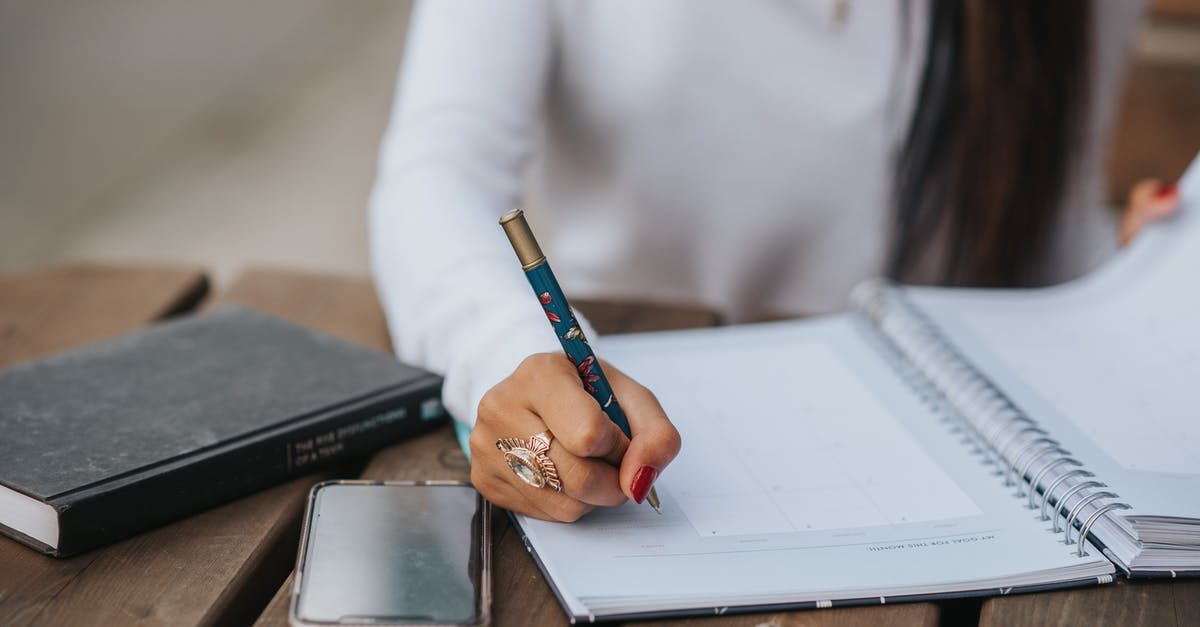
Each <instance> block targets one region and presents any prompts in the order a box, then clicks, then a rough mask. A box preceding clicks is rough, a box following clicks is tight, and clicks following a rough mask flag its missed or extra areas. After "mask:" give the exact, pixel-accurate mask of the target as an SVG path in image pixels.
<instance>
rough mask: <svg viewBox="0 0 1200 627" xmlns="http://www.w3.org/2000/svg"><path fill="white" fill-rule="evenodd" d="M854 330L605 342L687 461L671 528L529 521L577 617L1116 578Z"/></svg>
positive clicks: (820, 326)
mask: <svg viewBox="0 0 1200 627" xmlns="http://www.w3.org/2000/svg"><path fill="white" fill-rule="evenodd" d="M856 320H857V319H856V318H853V317H851V316H838V317H831V318H826V319H823V320H818V321H806V322H789V323H776V324H770V325H755V326H748V327H736V328H729V329H716V330H703V331H695V332H678V333H664V334H640V335H636V336H625V337H606V338H605V341H604V345H603V352H604V354H605V356H606V357H607V358H608V359H609V360H610V361H612V362H613V363H615V364H616V365H618V366H619V367H621V368H622V369H623V370H625V371H626V372H627V373H628V374H630V375H631V376H633V377H634V378H636V379H638V380H640V381H642V382H643V383H644V384H646V385H647V386H648V387H650V389H652V390H653V391H654V392H655V394H656V395H657V396H658V397H659V399H660V401H661V402H662V403H663V406H664V407H665V408H666V410H667V413H668V415H670V416H671V417H672V420H673V421H674V422H675V424H676V425H677V427H678V428H679V430H680V433H681V435H682V437H683V443H684V445H683V450H682V452H681V454H680V456H679V458H678V459H677V460H676V461H675V462H674V463H673V464H672V465H671V466H670V467H669V468H668V469H667V470H666V472H665V473H664V474H663V475H662V477H661V478H660V479H659V481H658V483H657V489H658V493H659V496H660V497H661V499H662V502H663V514H662V515H661V516H659V515H657V514H655V513H654V512H653V511H652V510H650V509H649V508H648V507H646V506H637V505H633V504H628V505H626V506H623V507H619V508H612V509H601V510H597V511H595V512H593V513H591V514H589V515H588V516H586V517H585V518H584V519H583V520H581V521H579V522H577V523H575V524H570V525H567V524H557V523H547V522H542V521H537V520H532V519H528V518H520V524H521V526H522V528H523V529H524V530H525V532H526V534H527V537H528V539H529V541H530V543H531V544H532V546H533V547H534V549H535V550H536V552H537V554H538V556H539V558H540V560H541V562H542V564H543V566H544V568H545V569H546V571H547V572H548V574H549V575H550V577H551V579H552V580H553V581H554V583H555V585H556V587H557V588H558V589H559V590H560V592H561V593H562V596H563V598H564V599H565V600H566V602H567V604H568V605H569V606H570V607H571V609H572V612H573V613H574V614H576V615H577V616H586V615H588V614H589V613H594V612H597V611H600V612H616V613H621V612H628V611H651V610H654V609H685V608H696V607H713V605H706V604H721V605H739V604H756V603H770V602H773V603H780V602H801V601H816V600H826V599H829V600H832V599H846V598H862V597H876V598H877V597H881V596H893V595H901V594H915V593H931V592H947V591H952V590H971V589H978V588H987V587H991V586H993V585H994V586H997V587H999V586H1000V585H1001V583H1004V582H1005V581H1007V580H1011V579H1013V578H1015V577H1018V576H1020V575H1022V574H1026V573H1037V575H1035V576H1034V577H1032V580H1033V581H1037V582H1046V581H1055V580H1061V579H1063V578H1064V577H1065V578H1067V579H1079V578H1082V577H1087V576H1097V575H1101V574H1104V573H1108V572H1111V565H1110V564H1108V562H1107V561H1104V560H1102V559H1100V558H1098V556H1097V553H1096V552H1095V551H1092V552H1091V555H1089V556H1088V557H1087V558H1084V559H1079V558H1076V557H1074V555H1073V553H1072V552H1071V551H1069V550H1068V549H1067V547H1064V546H1063V545H1061V544H1058V543H1057V542H1056V538H1055V537H1054V536H1053V535H1052V534H1050V533H1047V532H1046V531H1045V530H1044V529H1043V528H1042V524H1041V523H1034V522H1033V517H1032V515H1031V514H1030V513H1029V511H1028V510H1025V509H1022V507H1021V506H1020V503H1019V502H1017V501H1015V500H1014V499H1013V497H1012V494H1011V489H1010V488H1002V487H1001V486H1000V483H999V482H998V480H997V479H996V477H995V476H993V475H991V474H990V473H989V472H988V470H987V469H986V468H984V467H982V466H981V465H980V460H979V458H978V457H975V456H974V455H973V454H972V453H971V450H970V448H969V447H968V446H966V445H964V444H963V443H962V442H960V439H961V437H962V436H961V434H959V435H954V434H952V433H950V431H949V425H948V424H947V423H946V422H945V421H944V420H942V419H941V418H940V417H939V416H937V415H936V414H935V413H934V412H932V411H931V410H930V409H929V408H927V407H926V406H925V405H922V404H921V403H920V402H919V401H918V399H917V398H916V396H915V395H914V394H913V393H912V391H911V390H910V388H908V387H907V385H906V384H905V383H904V382H903V381H902V380H901V379H900V378H899V377H898V376H897V375H896V374H895V373H894V372H893V371H891V370H890V366H889V365H888V364H887V363H886V362H885V361H884V360H883V359H882V358H881V357H880V356H879V355H880V354H879V353H878V352H876V350H877V349H876V347H875V346H872V345H871V344H870V340H868V339H866V338H867V336H866V335H865V334H866V333H869V331H866V330H865V327H859V326H858V325H859V323H858V322H857V321H856ZM1005 585H1008V586H1012V585H1014V584H1013V582H1012V581H1008V582H1007V583H1006V584H1005Z"/></svg>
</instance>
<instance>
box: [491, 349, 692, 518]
mask: <svg viewBox="0 0 1200 627" xmlns="http://www.w3.org/2000/svg"><path fill="white" fill-rule="evenodd" d="M602 367H603V368H604V370H605V372H606V373H607V374H608V377H609V381H610V383H611V384H612V386H613V390H614V393H615V395H616V397H617V398H618V399H619V400H618V402H620V404H621V406H622V408H624V410H625V414H626V416H627V417H628V419H629V423H630V426H631V431H632V433H633V436H634V437H633V439H632V441H631V440H630V439H629V438H627V437H625V434H623V433H622V432H621V430H620V428H618V427H617V426H616V425H615V424H613V422H612V421H611V420H610V419H609V418H608V416H607V415H606V414H605V413H604V411H603V410H602V409H601V408H600V406H599V404H598V403H597V402H596V401H595V399H593V398H592V397H591V396H590V395H588V394H587V392H586V391H584V389H583V386H582V385H581V384H580V381H579V376H578V374H577V372H576V369H575V367H574V366H573V365H572V364H571V363H570V361H569V360H568V359H567V358H566V357H565V356H564V355H561V354H552V353H545V354H540V355H534V356H531V357H529V358H527V359H526V360H525V361H524V362H522V363H521V365H520V366H519V367H518V368H517V370H516V371H514V372H513V374H512V375H511V376H510V377H508V378H507V379H505V380H504V381H502V382H500V383H499V384H497V385H496V386H495V387H493V388H492V389H491V390H489V391H488V393H487V394H486V395H485V396H484V398H483V400H482V401H481V402H480V404H479V412H478V419H477V421H476V424H475V428H474V430H472V432H471V440H470V444H471V480H472V482H474V483H475V486H476V488H477V489H479V491H480V492H481V493H483V495H484V496H485V497H487V498H488V499H489V500H491V501H492V502H493V503H494V504H496V505H498V506H500V507H506V508H509V509H512V510H513V511H516V512H520V513H523V514H527V515H530V516H534V517H537V518H543V519H547V520H559V521H574V520H577V519H578V518H579V517H580V516H583V515H584V514H585V513H587V512H588V511H590V510H591V509H592V508H593V507H595V506H612V505H620V504H621V503H624V502H625V501H626V499H627V498H632V499H634V500H635V501H637V502H639V503H640V502H641V501H642V500H643V499H645V498H646V495H647V493H648V492H649V491H650V488H651V486H652V485H653V482H654V480H655V479H656V478H657V476H658V473H660V472H661V471H662V470H663V469H664V468H666V466H667V464H669V463H670V462H671V460H673V459H674V458H675V456H676V455H677V454H678V453H679V446H680V440H679V432H678V431H676V429H675V427H674V426H673V425H672V424H671V422H670V420H668V419H667V416H666V413H665V412H664V411H663V409H662V407H661V406H660V405H659V403H658V400H657V399H656V398H654V395H653V394H651V393H650V391H649V390H647V389H646V388H644V387H642V386H641V385H639V384H638V383H637V382H635V381H633V380H632V379H630V378H629V377H628V376H626V375H625V374H624V373H622V372H621V371H619V370H617V369H616V368H614V367H613V366H611V365H609V364H603V366H602ZM542 431H549V432H550V433H551V434H553V436H554V439H553V441H552V442H551V444H550V449H549V451H548V452H547V455H548V456H549V458H550V460H551V461H552V462H553V464H554V466H555V468H556V469H557V473H558V477H559V479H560V481H561V482H562V491H561V492H555V491H554V490H552V489H547V488H535V487H533V486H530V485H528V484H526V483H525V482H524V481H522V480H521V479H520V478H519V477H517V476H516V474H514V473H513V472H512V469H511V468H510V467H509V466H508V464H507V463H506V461H505V459H504V454H503V453H502V452H501V451H499V450H497V448H496V441H497V440H498V439H500V438H520V439H522V440H525V439H527V438H529V437H530V436H532V435H534V434H536V433H541V432H542Z"/></svg>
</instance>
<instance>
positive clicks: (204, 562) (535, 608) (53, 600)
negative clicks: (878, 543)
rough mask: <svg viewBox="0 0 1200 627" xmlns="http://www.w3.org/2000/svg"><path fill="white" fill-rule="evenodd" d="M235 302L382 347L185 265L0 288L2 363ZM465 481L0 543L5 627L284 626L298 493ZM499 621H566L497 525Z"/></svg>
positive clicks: (344, 324)
mask: <svg viewBox="0 0 1200 627" xmlns="http://www.w3.org/2000/svg"><path fill="white" fill-rule="evenodd" d="M222 302H237V303H241V304H243V305H248V306H251V307H255V308H257V309H260V310H263V311H266V312H268V313H271V314H274V315H277V316H280V317H283V318H287V319H290V320H292V321H294V322H297V323H299V324H302V325H305V326H309V327H312V328H314V329H319V330H321V331H324V332H327V333H330V334H333V335H336V336H339V337H342V338H344V339H346V340H349V341H352V342H357V343H359V344H363V345H366V346H370V347H372V348H376V349H379V350H389V349H390V347H389V342H388V334H387V329H386V326H385V324H384V319H383V315H382V313H381V312H380V309H379V305H378V302H377V301H376V298H375V293H374V290H373V289H372V287H371V284H370V283H369V282H368V281H366V280H365V279H350V278H343V277H330V276H319V275H311V274H300V273H295V272H286V271H278V270H253V271H250V272H247V273H245V274H244V275H243V276H242V277H241V278H240V279H239V280H237V281H236V282H235V283H234V284H233V285H232V287H230V288H229V289H228V290H226V291H224V292H223V293H220V294H216V295H213V294H210V293H209V289H208V282H207V280H206V279H205V277H204V274H203V273H202V272H201V271H199V270H196V269H192V268H164V267H153V268H140V267H109V266H91V265H88V266H70V267H58V268H51V269H45V270H38V271H33V272H25V273H19V274H9V275H0V366H3V365H7V364H12V363H16V362H20V361H24V360H29V359H34V358H37V357H41V356H44V355H47V354H50V353H53V352H57V351H60V350H64V349H67V348H70V347H72V346H76V345H78V344H82V343H85V342H90V341H95V340H99V339H103V338H107V337H111V336H114V335H117V334H120V333H123V332H126V331H131V330H133V329H136V328H138V327H140V326H142V325H145V324H147V323H149V322H152V321H154V320H158V319H161V318H164V317H167V316H172V315H177V314H180V313H183V312H186V311H191V310H194V309H197V308H204V307H208V306H211V305H212V304H215V303H222ZM578 305H579V308H580V309H581V310H584V311H586V312H587V313H588V315H589V317H590V318H591V319H592V321H593V322H594V323H595V324H596V327H597V328H598V329H600V330H601V332H609V333H611V332H617V331H626V332H632V331H644V330H651V329H664V328H681V327H694V326H707V325H713V324H715V323H716V322H717V318H716V316H714V315H712V314H711V313H709V312H705V311H701V310H696V309H690V308H679V307H662V306H644V305H643V306H636V305H622V304H614V303H607V304H606V303H586V304H585V303H578ZM335 475H336V476H342V477H366V478H374V479H418V478H419V479H465V478H467V477H468V469H467V462H466V459H465V458H464V457H463V455H462V453H461V452H460V451H459V449H458V446H457V444H456V443H455V441H454V438H453V435H452V433H451V430H450V429H449V427H446V428H442V429H439V430H437V431H434V432H432V433H428V434H426V435H423V436H420V437H418V438H416V439H414V440H410V441H407V442H403V443H400V444H396V445H394V446H392V447H389V448H387V449H384V450H383V451H380V452H379V453H377V454H375V455H374V456H373V457H371V458H370V459H369V460H362V461H360V462H357V463H355V464H351V465H349V466H347V467H343V468H339V469H336V470H330V471H325V472H322V473H319V474H313V475H310V476H307V477H302V478H299V479H296V480H293V481H291V482H289V483H285V484H282V485H278V486H275V487H273V488H270V489H268V490H264V491H263V492H260V493H258V494H255V495H253V496H250V497H246V498H243V499H240V500H237V501H233V502H231V503H228V504H226V505H223V506H221V507H218V508H215V509H212V510H210V511H207V512H204V513H202V514H198V515H195V516H192V517H190V518H185V519H183V520H180V521H177V522H175V523H172V524H170V525H167V526H165V527H161V528H159V529H156V530H153V531H150V532H147V533H144V534H141V535H139V536H136V537H133V538H130V539H127V540H124V541H121V542H118V543H116V544H113V545H111V546H108V547H105V548H102V549H98V550H95V551H91V552H89V553H85V554H83V555H79V556H76V557H73V558H70V559H66V560H55V559H52V558H48V557H44V556H42V555H40V554H38V553H35V552H34V551H31V550H30V549H27V548H25V547H23V546H21V545H19V544H17V543H15V542H12V541H9V540H7V539H3V538H0V624H3V625H29V624H39V625H43V624H54V625H58V624H73V625H74V624H88V625H97V624H115V625H161V624H171V625H178V624H197V623H198V624H219V625H237V624H251V623H254V624H258V625H285V624H286V622H287V600H288V593H289V590H290V583H291V570H292V565H293V562H294V560H295V553H296V545H297V542H298V539H299V538H298V536H299V526H300V517H301V513H302V509H303V506H304V498H305V495H306V494H307V492H308V489H309V487H310V486H311V485H312V484H313V483H315V482H317V481H318V480H321V479H324V478H327V477H331V476H335ZM495 538H496V543H495V549H494V550H495V553H494V556H495V590H494V592H495V607H494V614H495V617H496V619H495V624H496V625H499V626H507V625H542V624H562V623H565V622H566V615H565V614H564V613H563V611H562V610H561V609H560V608H559V606H558V603H557V602H555V600H554V598H553V596H552V595H551V593H550V589H549V587H548V586H547V585H546V582H545V580H544V579H543V578H542V575H541V573H539V572H538V570H537V568H536V567H535V565H534V564H533V561H532V559H531V558H530V557H529V555H528V553H526V551H525V549H524V547H523V546H522V544H521V541H520V539H519V538H518V537H517V534H516V533H515V532H514V531H513V530H512V529H511V527H510V526H509V524H508V521H507V518H506V517H504V516H499V517H497V522H496V535H495ZM939 622H940V623H944V624H955V625H957V624H968V625H969V624H976V623H979V624H982V625H989V626H991V625H1018V624H1020V625H1024V624H1080V625H1196V624H1200V581H1185V582H1181V581H1162V582H1152V583H1134V584H1131V583H1127V582H1120V583H1117V584H1113V585H1109V586H1104V587H1096V588H1087V589H1080V590H1071V591H1064V592H1054V593H1045V594H1031V595H1020V596H1012V597H1005V598H992V599H986V600H970V599H968V600H961V601H947V602H941V603H912V604H901V605H888V606H877V607H860V608H845V609H830V610H816V611H801V612H793V613H786V614H785V613H780V614H751V615H742V616H726V617H719V618H718V617H713V618H698V619H690V620H676V621H658V622H657V623H656V624H659V625H667V624H670V625H685V624H686V625H693V624H695V625H700V624H703V625H713V626H716V625H747V626H748V625H880V624H887V625H928V626H932V625H935V624H938V623H939Z"/></svg>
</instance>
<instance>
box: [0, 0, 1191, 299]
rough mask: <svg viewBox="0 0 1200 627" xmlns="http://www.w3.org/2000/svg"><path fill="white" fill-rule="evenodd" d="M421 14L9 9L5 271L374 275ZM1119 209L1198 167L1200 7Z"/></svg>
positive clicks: (1, 78)
mask: <svg viewBox="0 0 1200 627" xmlns="http://www.w3.org/2000/svg"><path fill="white" fill-rule="evenodd" d="M409 9H410V3H409V2H402V1H400V0H356V1H355V2H334V1H332V0H288V1H286V2H284V1H281V0H276V1H270V2H252V3H251V2H235V1H232V0H205V2H171V3H151V2H138V1H133V0H94V1H90V2H86V3H82V2H80V3H65V2H34V1H24V2H14V1H11V0H0V272H3V271H12V270H19V269H23V268H28V267H32V266H39V265H45V264H53V263H61V262H69V261H80V260H88V261H94V260H101V261H116V262H134V263H137V262H171V263H178V264H186V265H197V266H201V267H204V268H206V269H208V270H209V271H210V276H211V277H212V278H213V279H214V281H215V282H216V283H217V284H218V286H220V285H221V284H224V283H227V282H228V281H229V280H230V279H232V277H233V276H235V275H236V274H237V272H238V270H239V269H241V268H243V267H246V266H249V265H273V266H285V267H289V268H296V269H301V270H316V271H324V272H332V273H338V274H360V275H361V274H366V273H367V271H368V268H367V250H366V215H365V207H366V200H367V195H368V193H369V191H370V186H371V182H372V179H373V177H374V170H375V157H376V150H377V147H378V142H379V139H380V136H381V134H382V132H383V130H384V126H385V124H386V123H387V117H388V110H389V107H390V105H391V97H392V90H393V88H394V85H395V78H396V73H397V70H398V68H399V63H400V59H401V57H402V55H403V52H404V35H405V31H406V29H407V25H408V14H409ZM1133 52H1134V56H1133V59H1132V63H1131V65H1130V72H1129V74H1128V75H1127V80H1126V85H1125V91H1124V96H1123V99H1122V104H1121V107H1120V114H1119V119H1118V123H1117V132H1116V136H1115V138H1114V144H1113V147H1112V151H1111V158H1110V160H1109V199H1110V202H1111V203H1112V204H1113V205H1114V206H1115V205H1119V204H1123V202H1124V197H1125V194H1126V192H1127V190H1128V189H1129V186H1130V185H1131V184H1132V182H1133V181H1135V180H1137V179H1138V178H1141V177H1144V176H1159V177H1164V178H1174V177H1177V176H1178V175H1179V174H1180V173H1181V172H1182V170H1183V168H1184V166H1186V165H1187V163H1188V162H1189V161H1190V160H1191V159H1192V158H1193V157H1194V156H1195V154H1196V150H1197V148H1200V0H1157V1H1154V2H1152V5H1151V8H1150V10H1149V13H1148V15H1147V20H1146V23H1145V25H1144V26H1143V28H1142V30H1141V32H1140V34H1139V36H1138V40H1137V45H1136V46H1135V50H1134V51H1133Z"/></svg>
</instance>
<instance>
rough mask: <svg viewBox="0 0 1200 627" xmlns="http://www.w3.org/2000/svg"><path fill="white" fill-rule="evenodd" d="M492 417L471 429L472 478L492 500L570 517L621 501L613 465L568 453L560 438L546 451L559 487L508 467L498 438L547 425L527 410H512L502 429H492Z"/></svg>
mask: <svg viewBox="0 0 1200 627" xmlns="http://www.w3.org/2000/svg"><path fill="white" fill-rule="evenodd" d="M493 422H494V421H481V422H480V423H477V424H476V426H475V429H474V430H473V431H472V432H471V480H472V482H473V483H475V487H476V488H477V489H478V490H479V491H480V492H483V493H484V496H487V497H488V499H489V500H491V501H492V502H493V503H495V504H496V505H500V506H501V507H509V506H510V505H512V506H514V511H518V512H521V513H525V514H530V515H533V516H537V517H539V518H544V519H547V520H559V521H565V522H571V521H574V520H578V519H579V517H580V516H583V515H584V514H585V513H587V512H588V511H590V510H591V509H592V507H593V506H596V505H606V506H612V505H620V504H622V503H624V502H625V495H624V494H623V493H621V491H620V489H619V488H618V487H617V469H616V468H615V467H613V466H611V465H609V464H607V463H605V462H604V461H601V460H598V459H588V458H581V457H578V456H576V455H572V454H571V453H570V452H568V451H566V450H565V449H564V448H563V447H562V446H561V445H560V444H559V443H558V438H554V439H553V440H552V441H551V443H550V450H549V451H548V453H547V455H548V456H549V458H550V461H551V462H552V463H553V464H554V467H555V469H556V470H557V473H558V478H559V480H560V481H561V483H562V491H561V492H555V491H554V490H553V489H551V488H548V487H542V488H536V487H533V486H531V485H528V484H526V483H525V482H524V481H522V480H521V479H520V478H518V477H517V476H516V474H514V473H513V472H512V469H511V468H509V466H508V464H507V463H506V462H505V460H504V453H503V452H501V451H500V450H499V449H497V448H496V440H498V439H500V438H507V437H518V438H520V439H522V440H524V439H526V438H527V437H528V436H530V435H533V434H535V433H541V432H542V431H545V430H546V427H545V425H544V424H542V422H541V421H540V420H538V419H537V417H536V416H534V415H533V414H532V413H530V412H523V413H520V412H517V413H514V414H510V415H509V417H508V419H507V420H505V422H504V424H505V426H503V427H501V428H502V429H506V431H503V432H498V431H496V430H495V426H494V425H493ZM516 434H521V435H516ZM518 497H519V498H518ZM497 499H499V500H497ZM528 506H532V507H528Z"/></svg>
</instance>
